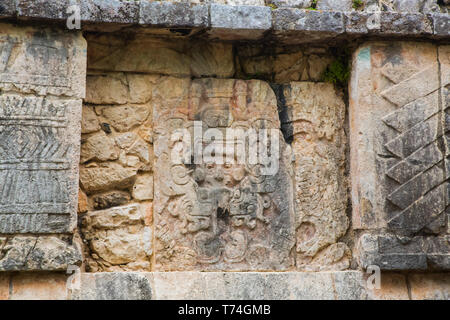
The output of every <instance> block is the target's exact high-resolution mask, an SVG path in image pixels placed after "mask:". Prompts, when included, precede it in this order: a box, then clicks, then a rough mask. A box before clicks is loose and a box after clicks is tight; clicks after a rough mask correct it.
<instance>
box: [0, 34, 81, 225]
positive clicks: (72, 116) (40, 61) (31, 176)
mask: <svg viewBox="0 0 450 320" xmlns="http://www.w3.org/2000/svg"><path fill="white" fill-rule="evenodd" d="M0 30H1V31H0V53H1V57H2V59H1V60H0V88H1V89H2V92H1V94H0V181H2V187H1V188H0V233H8V234H14V233H67V232H71V231H72V229H73V227H74V225H75V222H76V210H77V209H76V208H77V195H78V162H79V157H80V155H79V148H80V131H81V130H80V129H81V128H80V121H81V103H82V102H81V98H82V97H83V96H84V87H85V78H86V75H85V70H86V53H85V50H86V42H85V41H84V39H83V38H82V36H81V34H78V33H63V32H57V31H54V30H48V29H39V30H37V29H32V28H20V27H13V26H10V25H2V26H1V27H0ZM13 89H14V92H13V91H11V90H13ZM29 93H34V94H32V95H30V94H29ZM25 94H27V95H25ZM60 95H64V97H62V96H60Z"/></svg>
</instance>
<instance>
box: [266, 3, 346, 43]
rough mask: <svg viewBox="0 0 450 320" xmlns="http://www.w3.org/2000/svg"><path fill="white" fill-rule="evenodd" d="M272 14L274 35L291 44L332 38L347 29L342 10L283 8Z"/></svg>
mask: <svg viewBox="0 0 450 320" xmlns="http://www.w3.org/2000/svg"><path fill="white" fill-rule="evenodd" d="M272 16H273V29H274V32H273V33H274V36H275V37H276V38H277V39H279V40H280V41H282V42H285V43H289V44H290V43H305V42H314V41H320V40H327V39H332V38H335V37H337V36H338V35H340V34H342V33H343V32H344V31H345V23H344V14H343V13H341V12H332V11H314V10H301V9H290V8H282V9H276V10H274V11H272Z"/></svg>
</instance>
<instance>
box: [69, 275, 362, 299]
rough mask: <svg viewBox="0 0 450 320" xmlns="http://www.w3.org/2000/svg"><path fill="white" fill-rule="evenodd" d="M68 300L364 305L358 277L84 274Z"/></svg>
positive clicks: (360, 282) (360, 277)
mask: <svg viewBox="0 0 450 320" xmlns="http://www.w3.org/2000/svg"><path fill="white" fill-rule="evenodd" d="M71 298H72V299H88V300H89V299H119V300H129V299H139V300H150V299H154V300H184V299H190V300H192V299H193V300H206V299H212V300H215V299H220V300H241V299H244V300H286V299H289V300H346V299H350V300H363V299H369V298H370V297H369V296H368V290H367V289H366V288H365V281H364V278H363V273H361V272H357V271H348V272H335V273H332V272H316V273H308V272H300V273H297V272H283V273H277V272H246V273H242V272H232V273H222V272H151V273H150V272H148V273H146V272H139V273H135V272H127V273H93V274H92V273H91V274H89V273H83V274H82V275H81V285H80V289H78V290H76V291H74V292H72V295H71Z"/></svg>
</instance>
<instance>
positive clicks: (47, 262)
mask: <svg viewBox="0 0 450 320" xmlns="http://www.w3.org/2000/svg"><path fill="white" fill-rule="evenodd" d="M81 259H82V257H81V253H80V250H79V248H78V247H77V246H76V245H74V244H69V243H68V242H67V241H66V240H62V239H60V238H57V237H51V236H41V237H35V236H14V237H10V238H3V239H2V238H0V271H40V270H46V271H61V270H67V268H68V267H69V266H75V265H79V264H81Z"/></svg>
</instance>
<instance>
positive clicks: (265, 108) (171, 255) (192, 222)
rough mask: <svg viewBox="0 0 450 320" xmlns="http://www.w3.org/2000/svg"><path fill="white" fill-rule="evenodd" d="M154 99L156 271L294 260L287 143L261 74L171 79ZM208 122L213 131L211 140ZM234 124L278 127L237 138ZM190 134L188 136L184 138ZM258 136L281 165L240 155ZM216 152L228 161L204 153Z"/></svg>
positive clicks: (280, 264) (283, 264)
mask: <svg viewBox="0 0 450 320" xmlns="http://www.w3.org/2000/svg"><path fill="white" fill-rule="evenodd" d="M171 88H176V89H177V90H173V91H171V90H172V89H171ZM153 100H154V101H153V106H154V109H153V117H154V152H155V158H156V159H155V166H154V168H155V169H154V173H155V195H154V219H155V236H156V248H155V251H156V252H155V254H156V257H155V259H156V269H157V270H163V271H164V270H166V271H167V270H172V271H173V270H194V269H195V270H285V269H288V268H290V267H291V266H293V265H294V262H293V259H294V257H293V256H292V249H293V247H294V244H295V221H294V210H293V185H292V177H291V173H290V172H291V170H292V169H291V168H290V160H291V156H290V151H289V150H290V148H288V147H286V145H285V143H284V140H283V137H282V135H281V131H280V130H279V128H280V125H279V120H278V115H277V102H276V98H275V94H274V92H273V91H272V89H271V88H270V87H269V85H268V84H267V83H264V82H262V81H256V80H254V81H243V80H216V79H202V80H194V81H190V80H189V79H184V80H181V79H168V80H166V81H164V82H163V83H162V84H161V85H160V86H159V88H157V89H156V90H155V91H154V95H153ZM199 125H200V126H199ZM211 129H215V130H216V131H215V132H216V134H215V136H214V137H212V136H211V134H210V133H211V132H212V131H211ZM230 129H234V130H242V131H243V132H249V131H248V130H250V131H251V130H254V131H252V132H257V133H260V132H263V129H273V131H270V130H267V131H270V132H272V133H273V132H275V134H274V135H273V136H275V140H269V141H270V142H269V143H266V142H267V141H265V142H261V141H260V140H258V141H253V142H251V141H252V140H251V138H249V136H246V138H244V139H234V138H233V137H232V138H230V136H229V135H227V132H230ZM217 131H218V132H219V133H222V134H221V135H218V134H217ZM199 132H200V134H198V133H199ZM231 132H237V131H231ZM186 133H189V135H190V137H191V138H190V139H189V141H188V142H186V140H185V139H183V138H184V137H186V135H187V134H186ZM219 136H221V137H219ZM199 139H200V140H199ZM262 141H264V140H263V139H262ZM277 141H279V143H278V142H277ZM253 143H256V144H258V145H262V146H263V147H262V148H266V150H267V151H268V152H271V153H272V155H277V159H279V163H278V170H276V171H275V172H273V174H268V173H267V172H265V171H264V167H265V166H266V163H264V164H261V163H256V164H255V163H253V162H252V161H251V160H249V157H245V159H244V161H239V159H242V158H238V157H239V153H238V152H237V150H238V149H239V148H238V147H239V145H240V146H241V147H244V148H243V149H239V150H247V151H248V150H249V148H250V146H251V145H252V144H253ZM199 144H200V146H201V147H202V149H203V156H204V157H203V158H202V159H200V160H201V161H195V160H194V161H190V159H183V162H177V161H175V160H176V159H174V158H176V157H177V155H179V154H182V155H184V154H186V153H185V151H186V149H189V148H192V150H194V152H192V153H191V154H192V155H193V156H192V157H193V158H194V156H195V157H197V156H198V155H197V154H195V152H197V151H195V150H197V149H196V148H198V146H199ZM275 144H278V146H275ZM211 149H213V151H212V153H213V154H214V156H218V157H219V158H223V159H224V161H223V163H220V162H214V161H208V160H207V159H206V157H205V154H206V153H207V151H208V150H209V151H211ZM247 155H248V153H247ZM222 156H223V157H222ZM203 160H204V161H203Z"/></svg>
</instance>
